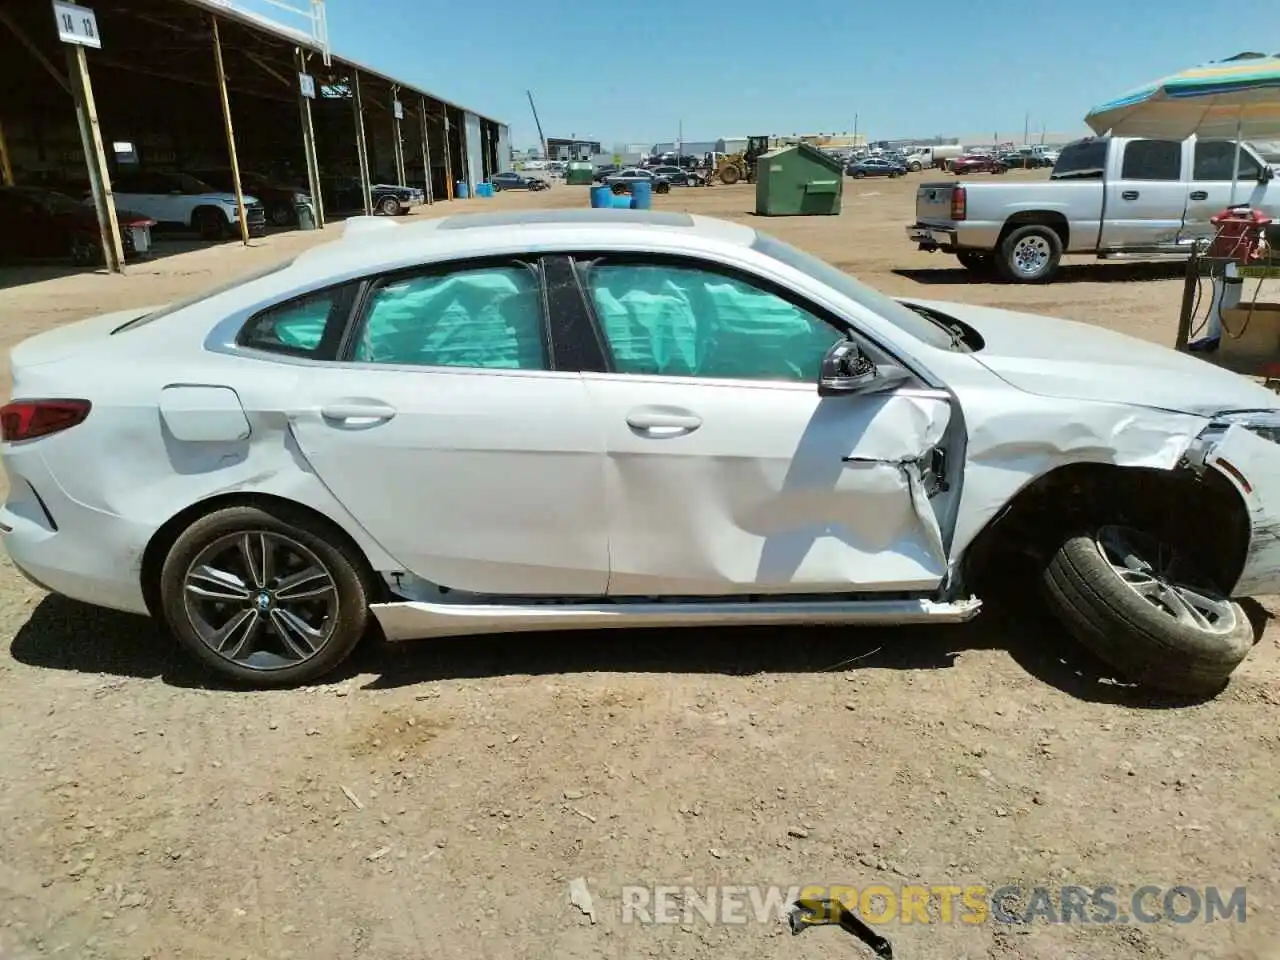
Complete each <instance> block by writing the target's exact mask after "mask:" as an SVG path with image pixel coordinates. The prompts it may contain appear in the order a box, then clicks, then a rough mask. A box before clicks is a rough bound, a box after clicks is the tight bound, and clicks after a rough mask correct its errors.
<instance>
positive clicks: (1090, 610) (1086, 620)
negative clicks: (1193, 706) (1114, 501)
mask: <svg viewBox="0 0 1280 960" xmlns="http://www.w3.org/2000/svg"><path fill="white" fill-rule="evenodd" d="M1044 587H1045V594H1046V597H1047V600H1048V603H1049V606H1050V608H1051V609H1052V610H1053V612H1054V613H1055V614H1056V616H1057V617H1058V619H1059V620H1060V621H1061V622H1062V624H1063V625H1064V626H1065V627H1066V629H1067V631H1068V632H1069V633H1070V634H1071V635H1072V636H1073V637H1074V638H1075V639H1076V640H1077V641H1079V642H1080V643H1081V644H1082V645H1083V646H1084V647H1086V648H1087V649H1088V650H1090V651H1091V652H1092V653H1093V654H1094V655H1096V656H1097V657H1098V658H1099V659H1101V660H1103V661H1105V662H1106V663H1108V664H1110V665H1111V666H1113V667H1115V668H1116V670H1117V671H1118V672H1119V673H1121V674H1122V675H1123V676H1125V677H1126V678H1128V679H1131V680H1134V681H1137V682H1138V683H1142V684H1145V685H1146V686H1149V687H1153V688H1155V689H1158V690H1166V691H1170V692H1172V693H1181V694H1190V695H1206V694H1213V693H1217V692H1218V691H1219V690H1221V689H1222V687H1223V686H1225V685H1226V683H1227V680H1228V678H1230V676H1231V674H1232V672H1233V671H1234V670H1235V669H1236V667H1237V666H1239V665H1240V662H1241V661H1242V660H1244V658H1245V657H1246V656H1247V655H1248V653H1249V651H1250V650H1251V649H1252V647H1253V643H1254V635H1253V626H1252V624H1250V622H1249V619H1248V617H1246V616H1245V613H1244V611H1243V610H1242V609H1241V608H1240V605H1239V604H1237V603H1234V602H1233V601H1232V600H1231V599H1230V598H1228V597H1225V596H1223V595H1222V594H1221V593H1220V592H1219V591H1218V590H1217V589H1216V588H1214V587H1213V586H1212V585H1210V584H1208V583H1207V581H1206V579H1205V578H1204V577H1203V576H1202V575H1201V574H1200V573H1199V571H1198V569H1197V565H1196V564H1195V563H1194V562H1193V559H1192V558H1191V557H1189V556H1187V555H1186V553H1184V552H1183V551H1180V550H1178V549H1175V548H1173V547H1170V546H1169V545H1167V544H1165V543H1164V542H1162V541H1161V540H1160V539H1159V538H1157V537H1155V536H1152V535H1150V534H1147V533H1143V532H1142V531H1139V530H1134V529H1132V528H1129V527H1124V526H1118V525H1104V526H1100V527H1098V528H1097V529H1096V530H1095V531H1093V532H1092V533H1091V534H1088V535H1079V536H1074V537H1072V538H1070V539H1069V540H1067V541H1066V543H1064V544H1063V545H1062V547H1061V548H1060V549H1059V550H1058V552H1057V553H1056V554H1055V555H1054V557H1053V559H1052V560H1051V561H1050V563H1049V565H1048V567H1047V568H1046V569H1045V572H1044Z"/></svg>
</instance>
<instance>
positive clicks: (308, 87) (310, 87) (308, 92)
mask: <svg viewBox="0 0 1280 960" xmlns="http://www.w3.org/2000/svg"><path fill="white" fill-rule="evenodd" d="M298 91H299V92H300V93H301V94H302V95H303V96H304V97H306V98H307V99H309V100H314V99H315V98H316V78H315V77H313V76H311V74H309V73H300V74H298Z"/></svg>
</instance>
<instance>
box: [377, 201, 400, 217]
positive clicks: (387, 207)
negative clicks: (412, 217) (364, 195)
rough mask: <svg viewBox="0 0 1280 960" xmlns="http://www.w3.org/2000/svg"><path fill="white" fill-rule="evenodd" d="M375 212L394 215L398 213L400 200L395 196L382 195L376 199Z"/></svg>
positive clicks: (385, 215) (388, 215)
mask: <svg viewBox="0 0 1280 960" xmlns="http://www.w3.org/2000/svg"><path fill="white" fill-rule="evenodd" d="M375 212H376V213H380V214H382V215H383V216H384V217H395V216H399V214H400V201H399V200H397V199H396V198H395V197H383V198H382V199H381V200H379V201H378V203H377V206H376V207H375Z"/></svg>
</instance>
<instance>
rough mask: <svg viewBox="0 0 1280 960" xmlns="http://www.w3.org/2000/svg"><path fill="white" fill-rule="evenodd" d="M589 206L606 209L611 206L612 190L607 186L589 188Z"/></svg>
mask: <svg viewBox="0 0 1280 960" xmlns="http://www.w3.org/2000/svg"><path fill="white" fill-rule="evenodd" d="M591 206H593V207H595V208H597V209H600V208H602V207H603V208H604V209H606V210H607V209H608V208H609V207H612V206H613V189H612V188H611V187H609V186H607V185H605V186H599V187H592V188H591Z"/></svg>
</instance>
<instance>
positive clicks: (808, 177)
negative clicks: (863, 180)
mask: <svg viewBox="0 0 1280 960" xmlns="http://www.w3.org/2000/svg"><path fill="white" fill-rule="evenodd" d="M843 190H844V168H843V167H841V165H840V161H838V160H836V159H835V158H834V157H829V156H827V155H826V154H825V153H823V152H822V151H821V150H818V149H817V148H816V147H811V146H809V145H808V144H807V143H797V144H796V145H795V146H791V147H780V148H779V149H777V150H771V151H769V152H768V153H765V154H761V155H760V156H759V157H758V158H757V159H756V213H757V214H759V215H760V216H763V217H803V216H822V215H831V214H838V213H839V212H840V197H841V195H842V192H843Z"/></svg>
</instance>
